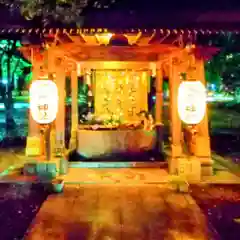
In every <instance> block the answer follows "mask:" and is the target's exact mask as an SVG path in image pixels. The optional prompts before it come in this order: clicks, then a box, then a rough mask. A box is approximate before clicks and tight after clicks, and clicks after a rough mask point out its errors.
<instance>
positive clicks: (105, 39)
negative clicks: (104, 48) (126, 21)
mask: <svg viewBox="0 0 240 240" xmlns="http://www.w3.org/2000/svg"><path fill="white" fill-rule="evenodd" d="M95 36H96V38H97V40H98V42H99V43H100V44H104V45H107V44H108V43H109V41H110V39H111V37H112V36H113V34H112V33H103V34H96V35H95Z"/></svg>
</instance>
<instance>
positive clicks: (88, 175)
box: [62, 168, 169, 184]
mask: <svg viewBox="0 0 240 240" xmlns="http://www.w3.org/2000/svg"><path fill="white" fill-rule="evenodd" d="M62 179H63V180H64V182H65V183H98V184H116V183H121V184H147V183H164V182H167V181H168V180H169V174H168V172H167V169H160V168H69V171H68V174H67V175H65V176H63V177H62Z"/></svg>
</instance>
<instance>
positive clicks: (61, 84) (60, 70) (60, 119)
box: [55, 64, 66, 155]
mask: <svg viewBox="0 0 240 240" xmlns="http://www.w3.org/2000/svg"><path fill="white" fill-rule="evenodd" d="M56 84H57V87H58V95H59V102H58V113H57V118H56V121H55V127H56V133H55V134H56V152H57V153H56V154H57V155H62V154H63V153H64V151H65V96H66V94H65V85H66V75H65V68H64V66H63V65H62V64H60V65H58V66H57V67H56Z"/></svg>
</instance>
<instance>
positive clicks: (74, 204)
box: [24, 184, 211, 240]
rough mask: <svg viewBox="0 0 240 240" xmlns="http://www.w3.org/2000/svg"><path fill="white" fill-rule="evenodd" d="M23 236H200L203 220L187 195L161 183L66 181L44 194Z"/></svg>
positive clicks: (127, 239)
mask: <svg viewBox="0 0 240 240" xmlns="http://www.w3.org/2000/svg"><path fill="white" fill-rule="evenodd" d="M24 239H26V240H40V239H48V240H54V239H57V240H64V239H73V240H75V239H76V240H85V239H86V240H87V239H91V240H96V239H98V240H100V239H106V240H107V239H108V240H110V239H111V240H120V239H122V240H160V239H176V240H190V239H192V240H203V239H211V237H210V233H209V231H208V228H207V224H206V219H205V217H204V215H203V214H202V212H201V210H200V209H199V207H198V205H197V204H196V203H195V201H194V200H193V199H192V198H191V197H190V195H188V194H180V193H176V192H174V191H173V190H172V189H171V187H170V186H169V185H167V184H160V185H143V186H138V187H136V186H119V185H108V186H107V185H104V186H103V185H67V186H65V191H64V192H63V193H62V194H59V195H50V196H49V197H48V199H47V201H45V203H44V204H43V205H42V207H41V209H40V211H39V212H38V214H37V216H36V218H35V220H34V221H33V223H32V225H31V226H30V228H29V231H28V233H27V234H26V237H25V238H24Z"/></svg>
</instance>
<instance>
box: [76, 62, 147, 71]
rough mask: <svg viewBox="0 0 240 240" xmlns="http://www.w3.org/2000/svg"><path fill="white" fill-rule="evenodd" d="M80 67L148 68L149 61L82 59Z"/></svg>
mask: <svg viewBox="0 0 240 240" xmlns="http://www.w3.org/2000/svg"><path fill="white" fill-rule="evenodd" d="M81 68H86V69H91V68H93V69H139V70H140V69H149V62H148V61H145V62H137V61H135V62H134V61H132V62H122V61H111V62H110V61H109V62H104V61H84V62H81Z"/></svg>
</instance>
